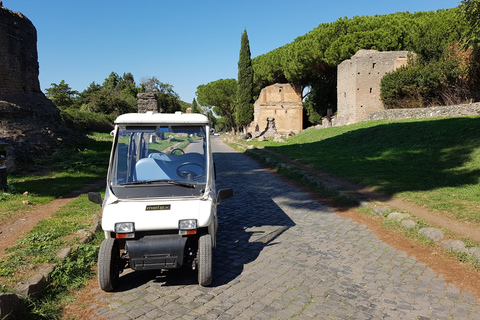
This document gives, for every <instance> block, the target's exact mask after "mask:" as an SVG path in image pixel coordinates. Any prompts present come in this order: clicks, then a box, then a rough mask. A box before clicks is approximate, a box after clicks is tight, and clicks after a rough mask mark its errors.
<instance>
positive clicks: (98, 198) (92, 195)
mask: <svg viewBox="0 0 480 320" xmlns="http://www.w3.org/2000/svg"><path fill="white" fill-rule="evenodd" d="M88 200H90V201H92V202H93V203H96V204H99V205H102V203H103V200H102V195H101V194H100V193H98V192H89V193H88Z"/></svg>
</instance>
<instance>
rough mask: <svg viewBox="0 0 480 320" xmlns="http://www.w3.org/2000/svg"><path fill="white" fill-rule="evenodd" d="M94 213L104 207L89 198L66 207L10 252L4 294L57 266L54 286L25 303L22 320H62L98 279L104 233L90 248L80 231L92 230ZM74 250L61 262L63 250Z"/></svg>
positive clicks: (1, 276)
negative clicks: (96, 267)
mask: <svg viewBox="0 0 480 320" xmlns="http://www.w3.org/2000/svg"><path fill="white" fill-rule="evenodd" d="M94 213H100V207H99V206H98V205H97V204H94V203H92V202H90V201H88V198H87V195H82V196H80V197H79V198H77V199H76V200H74V201H72V202H70V203H68V204H67V205H65V206H63V207H62V208H61V209H60V210H59V211H57V212H56V213H54V214H53V215H52V216H51V217H50V218H48V219H46V220H43V221H40V222H39V223H38V224H37V225H36V226H35V227H34V228H33V229H32V230H31V231H30V232H29V233H28V234H25V235H24V236H23V237H21V238H19V239H18V240H17V245H15V246H13V247H11V248H8V249H7V250H6V253H7V254H6V256H4V258H3V260H2V261H0V291H2V292H12V291H13V289H14V287H15V285H16V284H17V283H18V282H20V281H24V280H26V279H27V278H29V277H30V276H31V275H33V274H35V273H36V272H38V270H39V269H40V268H42V267H45V266H48V265H51V264H56V265H57V267H56V269H55V270H54V271H53V272H52V273H51V274H50V277H51V283H50V284H49V285H48V287H47V288H45V289H44V290H43V291H42V292H41V293H40V294H38V295H35V296H29V297H28V298H26V299H23V300H22V304H21V307H20V308H19V310H20V312H21V314H20V315H19V316H20V318H21V319H58V318H60V317H61V314H62V313H61V309H62V306H64V305H66V304H68V303H70V302H71V301H73V300H75V295H74V291H75V290H78V289H81V288H82V287H83V286H84V285H85V284H86V283H87V280H88V279H89V278H91V277H92V276H94V273H93V272H92V270H91V267H92V266H93V265H95V264H96V261H97V255H98V250H99V245H100V242H101V241H102V240H103V233H102V232H97V233H96V234H94V236H93V239H92V240H91V241H90V242H89V243H87V244H80V243H79V237H80V236H79V235H78V234H77V231H78V230H81V229H88V228H89V227H90V226H91V225H92V224H93V223H94V219H93V218H92V216H93V214H94ZM66 247H70V248H74V249H75V250H74V251H73V254H72V255H71V256H70V257H68V258H66V259H64V260H61V261H60V260H59V259H58V257H57V253H58V251H59V250H60V249H62V248H66Z"/></svg>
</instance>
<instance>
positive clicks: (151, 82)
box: [140, 77, 182, 113]
mask: <svg viewBox="0 0 480 320" xmlns="http://www.w3.org/2000/svg"><path fill="white" fill-rule="evenodd" d="M140 85H141V87H142V88H143V90H144V91H145V92H154V93H156V94H157V100H158V103H159V104H160V107H161V108H162V112H166V113H173V112H175V111H180V110H181V108H182V106H181V104H180V97H179V96H178V94H177V93H176V92H175V91H173V86H172V85H171V84H168V83H163V82H161V81H160V80H158V79H157V78H155V77H151V78H148V79H142V80H140Z"/></svg>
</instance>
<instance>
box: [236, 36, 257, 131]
mask: <svg viewBox="0 0 480 320" xmlns="http://www.w3.org/2000/svg"><path fill="white" fill-rule="evenodd" d="M235 120H236V122H237V125H238V126H241V127H243V131H244V133H246V131H247V125H248V124H249V123H250V122H252V120H253V68H252V59H251V55H250V44H249V42H248V35H247V29H245V30H244V31H243V33H242V38H241V44H240V57H239V59H238V82H237V94H236V106H235Z"/></svg>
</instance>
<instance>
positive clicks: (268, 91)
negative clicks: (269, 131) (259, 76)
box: [248, 83, 303, 133]
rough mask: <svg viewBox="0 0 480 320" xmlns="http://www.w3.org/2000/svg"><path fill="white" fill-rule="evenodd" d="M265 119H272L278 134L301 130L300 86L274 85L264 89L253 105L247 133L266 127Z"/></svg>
mask: <svg viewBox="0 0 480 320" xmlns="http://www.w3.org/2000/svg"><path fill="white" fill-rule="evenodd" d="M267 118H274V119H275V125H276V128H277V131H278V132H280V133H287V132H292V131H293V132H298V131H300V130H302V129H303V105H302V92H301V87H300V85H295V84H290V83H276V84H273V85H271V86H268V87H265V88H263V89H262V91H261V92H260V96H259V98H258V100H257V101H255V104H254V113H253V122H252V123H251V124H250V125H249V127H248V132H259V131H263V130H265V128H266V127H267V123H268V121H267Z"/></svg>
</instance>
